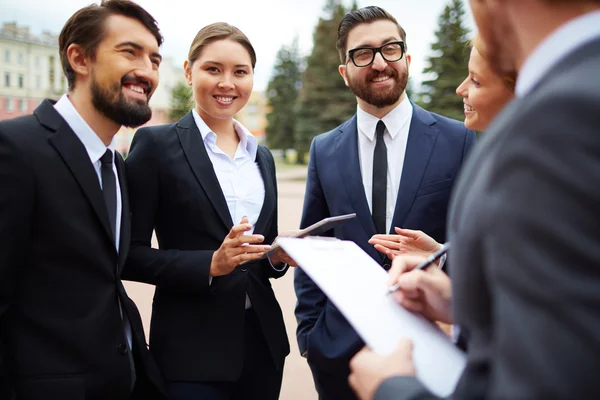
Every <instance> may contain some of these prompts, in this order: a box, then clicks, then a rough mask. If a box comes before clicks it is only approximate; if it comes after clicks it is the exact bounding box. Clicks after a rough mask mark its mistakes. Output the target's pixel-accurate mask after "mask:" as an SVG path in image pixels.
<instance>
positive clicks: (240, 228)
mask: <svg viewBox="0 0 600 400" xmlns="http://www.w3.org/2000/svg"><path fill="white" fill-rule="evenodd" d="M246 219H247V218H246ZM242 220H243V218H242ZM250 229H252V225H250V224H248V223H243V224H239V225H234V226H233V227H232V228H231V230H230V231H229V234H228V235H227V237H228V238H229V239H235V238H236V237H238V236H240V235H242V234H243V233H244V232H246V231H249V230H250Z"/></svg>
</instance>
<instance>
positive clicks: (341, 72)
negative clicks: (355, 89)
mask: <svg viewBox="0 0 600 400" xmlns="http://www.w3.org/2000/svg"><path fill="white" fill-rule="evenodd" d="M338 71H339V72H340V75H341V76H342V78H344V83H345V84H346V86H348V87H350V86H349V85H348V77H347V76H346V73H347V69H346V66H345V65H343V64H342V65H340V66H339V67H338Z"/></svg>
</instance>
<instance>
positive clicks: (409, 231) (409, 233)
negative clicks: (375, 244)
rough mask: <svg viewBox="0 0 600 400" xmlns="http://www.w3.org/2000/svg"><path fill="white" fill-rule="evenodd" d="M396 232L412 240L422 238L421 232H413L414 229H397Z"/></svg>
mask: <svg viewBox="0 0 600 400" xmlns="http://www.w3.org/2000/svg"><path fill="white" fill-rule="evenodd" d="M394 230H395V231H396V233H397V234H398V235H401V236H406V237H409V238H411V239H419V238H420V237H421V231H413V230H412V229H402V228H398V227H395V228H394Z"/></svg>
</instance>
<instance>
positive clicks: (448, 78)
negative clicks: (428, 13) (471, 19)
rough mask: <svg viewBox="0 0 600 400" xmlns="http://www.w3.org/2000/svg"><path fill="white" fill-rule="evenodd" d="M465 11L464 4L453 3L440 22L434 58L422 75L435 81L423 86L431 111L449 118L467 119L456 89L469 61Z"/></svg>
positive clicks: (430, 60) (436, 33)
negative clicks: (426, 75) (427, 75)
mask: <svg viewBox="0 0 600 400" xmlns="http://www.w3.org/2000/svg"><path fill="white" fill-rule="evenodd" d="M464 16H465V9H464V5H463V2H462V0H450V2H449V4H448V5H446V7H445V8H444V11H443V12H442V14H441V15H440V17H439V19H438V25H439V26H438V29H437V31H436V32H435V37H436V41H435V42H434V43H433V44H432V45H431V49H432V50H433V53H434V54H433V55H432V56H429V57H428V58H427V61H428V62H429V66H428V67H426V68H425V69H424V70H423V72H424V73H425V74H429V76H431V77H432V78H431V79H429V80H426V81H423V82H422V84H421V90H422V92H421V95H422V99H423V101H424V104H425V106H426V107H427V109H428V110H429V111H432V112H436V113H438V114H441V115H445V116H447V117H450V118H455V119H460V120H462V119H463V118H464V112H463V101H462V99H461V98H460V97H459V96H457V95H456V88H457V87H458V85H460V83H461V82H462V81H463V80H464V78H465V76H466V74H467V70H468V68H467V66H468V61H469V47H468V35H469V30H468V29H467V28H466V27H465V26H464Z"/></svg>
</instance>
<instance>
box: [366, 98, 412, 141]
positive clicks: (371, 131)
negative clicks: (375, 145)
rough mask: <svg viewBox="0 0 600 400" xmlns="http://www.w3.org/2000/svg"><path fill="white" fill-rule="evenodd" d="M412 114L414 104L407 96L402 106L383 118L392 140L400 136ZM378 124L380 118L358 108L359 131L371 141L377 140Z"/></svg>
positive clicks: (398, 106) (399, 105)
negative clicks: (376, 129)
mask: <svg viewBox="0 0 600 400" xmlns="http://www.w3.org/2000/svg"><path fill="white" fill-rule="evenodd" d="M412 112H413V107H412V104H411V103H410V100H408V96H406V97H405V98H404V100H402V102H401V103H400V104H398V105H397V106H396V107H395V108H394V109H393V110H392V111H390V112H389V113H387V114H386V115H385V116H384V117H383V118H381V120H382V121H383V123H384V124H385V127H386V129H387V131H388V133H389V134H390V136H391V138H392V139H394V138H395V137H396V135H398V133H399V132H400V130H401V129H402V128H403V127H404V125H405V124H406V123H407V122H408V121H409V120H410V119H411V116H412ZM377 122H379V118H377V117H375V116H373V115H371V114H369V113H368V112H366V111H364V110H363V109H361V108H360V107H357V110H356V124H357V125H358V131H359V132H360V133H362V134H363V135H365V136H366V137H367V138H368V139H369V140H370V141H373V140H374V139H375V128H376V127H377Z"/></svg>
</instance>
